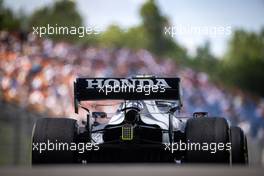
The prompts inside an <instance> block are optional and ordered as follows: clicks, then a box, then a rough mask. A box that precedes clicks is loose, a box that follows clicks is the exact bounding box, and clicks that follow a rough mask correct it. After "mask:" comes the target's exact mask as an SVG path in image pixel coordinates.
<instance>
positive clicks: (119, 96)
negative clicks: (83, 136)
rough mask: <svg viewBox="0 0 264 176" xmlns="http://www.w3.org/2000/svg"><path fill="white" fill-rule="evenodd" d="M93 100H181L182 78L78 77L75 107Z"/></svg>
mask: <svg viewBox="0 0 264 176" xmlns="http://www.w3.org/2000/svg"><path fill="white" fill-rule="evenodd" d="M89 100H90V101H91V100H179V102H180V104H181V100H180V78H177V77H176V78H156V77H150V78H145V77H139V78H137V77H136V78H77V79H76V81H75V82H74V109H75V113H78V105H79V103H80V102H81V101H89Z"/></svg>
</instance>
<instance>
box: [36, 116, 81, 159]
mask: <svg viewBox="0 0 264 176" xmlns="http://www.w3.org/2000/svg"><path fill="white" fill-rule="evenodd" d="M76 134H77V125H76V120H74V119H68V118H41V119H38V120H37V122H36V124H35V126H34V128H33V134H32V164H54V163H57V164H62V163H63V164H65V163H74V162H76V153H75V151H71V150H70V149H69V147H70V144H71V143H74V142H76V141H75V140H76ZM59 145H60V146H59Z"/></svg>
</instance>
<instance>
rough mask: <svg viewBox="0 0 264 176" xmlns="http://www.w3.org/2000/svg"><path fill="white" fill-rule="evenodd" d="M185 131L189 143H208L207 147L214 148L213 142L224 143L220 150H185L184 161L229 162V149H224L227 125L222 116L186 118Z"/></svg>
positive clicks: (227, 135)
mask: <svg viewBox="0 0 264 176" xmlns="http://www.w3.org/2000/svg"><path fill="white" fill-rule="evenodd" d="M185 131H186V141H187V144H189V145H190V144H191V143H192V144H193V143H199V144H200V145H201V146H204V144H205V145H208V148H214V145H215V144H213V143H216V145H218V144H219V143H223V144H224V145H225V148H224V149H222V150H201V149H200V150H197V149H196V150H194V149H193V150H186V155H185V162H186V163H228V164H229V163H230V157H229V151H228V149H226V148H227V146H226V145H227V144H228V142H229V127H228V124H227V121H226V120H225V119H224V118H220V117H219V118H213V117H200V118H192V119H188V121H187V123H186V128H185ZM210 145H211V146H213V147H210ZM229 147H230V146H229ZM204 149H205V148H204ZM212 152H215V153H212Z"/></svg>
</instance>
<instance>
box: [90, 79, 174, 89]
mask: <svg viewBox="0 0 264 176" xmlns="http://www.w3.org/2000/svg"><path fill="white" fill-rule="evenodd" d="M86 81H87V87H86V88H87V89H94V88H102V87H106V86H113V87H137V86H142V87H144V86H149V87H152V86H158V87H163V88H171V87H170V86H169V85H168V83H167V82H166V80H165V79H154V80H152V79H86Z"/></svg>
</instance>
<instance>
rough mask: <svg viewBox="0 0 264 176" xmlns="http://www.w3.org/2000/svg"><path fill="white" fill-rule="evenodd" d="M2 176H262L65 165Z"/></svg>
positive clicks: (230, 170)
mask: <svg viewBox="0 0 264 176" xmlns="http://www.w3.org/2000/svg"><path fill="white" fill-rule="evenodd" d="M0 175H1V176H14V175H19V176H20V175H21V176H87V175H89V176H93V175H94V176H97V175H103V176H119V175H120V176H139V175H144V176H172V175H176V176H263V175H264V168H262V167H248V166H246V167H245V166H233V167H228V166H215V165H212V166H211V165H200V166H199V165H195V166H179V165H177V166H175V165H157V164H154V165H146V164H141V165H123V164H115V165H89V166H88V165H86V166H78V165H76V166H75V165H64V166H54V165H53V166H49V167H48V166H47V167H32V168H29V167H28V168H25V167H2V168H1V167H0Z"/></svg>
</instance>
